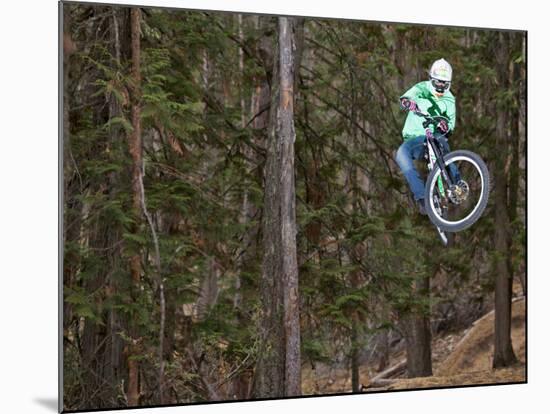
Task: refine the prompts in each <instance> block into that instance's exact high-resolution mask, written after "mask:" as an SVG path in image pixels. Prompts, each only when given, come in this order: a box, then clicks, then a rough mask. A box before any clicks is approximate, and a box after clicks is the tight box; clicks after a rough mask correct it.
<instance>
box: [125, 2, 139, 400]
mask: <svg viewBox="0 0 550 414" xmlns="http://www.w3.org/2000/svg"><path fill="white" fill-rule="evenodd" d="M130 13H131V14H130V25H131V45H132V87H131V89H130V96H131V102H132V108H131V116H132V132H131V133H130V135H129V136H128V147H129V150H130V154H131V156H132V211H133V214H134V217H135V218H136V223H139V222H140V221H141V220H139V219H138V218H140V217H141V185H140V183H141V164H142V141H141V66H140V60H141V41H140V23H141V11H140V9H139V8H137V7H134V8H132V10H131V12H130ZM134 232H135V233H138V232H139V225H138V224H136V226H135V228H134ZM130 272H131V277H132V285H133V287H134V291H135V292H138V287H139V283H140V278H141V272H142V267H141V254H140V253H139V251H137V252H134V254H133V255H132V256H131V257H130ZM130 338H131V341H132V343H131V344H130V346H129V348H128V354H127V359H128V390H127V399H128V405H129V406H136V405H138V404H139V381H138V380H139V363H138V360H137V359H136V357H137V356H138V347H137V345H136V342H137V341H138V332H137V327H136V326H135V325H132V326H131V329H130Z"/></svg>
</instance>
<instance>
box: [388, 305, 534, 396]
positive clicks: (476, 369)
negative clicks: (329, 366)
mask: <svg viewBox="0 0 550 414" xmlns="http://www.w3.org/2000/svg"><path fill="white" fill-rule="evenodd" d="M493 334H494V312H490V313H488V314H487V315H485V316H484V317H482V318H481V319H479V320H478V321H476V322H475V323H474V325H473V326H472V327H471V328H470V330H469V331H468V332H467V333H466V335H464V337H463V338H462V339H461V340H460V341H459V342H458V344H456V346H455V347H454V349H453V351H452V352H451V353H450V355H449V356H448V357H447V358H446V359H445V360H444V361H443V362H442V363H441V364H440V365H439V366H438V367H436V369H435V372H434V374H435V375H434V376H433V377H426V378H412V379H400V380H398V381H396V382H395V383H393V384H392V385H391V386H389V387H388V389H407V388H427V387H430V388H431V387H446V386H454V385H469V384H492V383H510V382H524V381H525V380H526V376H525V300H524V299H523V298H520V299H518V300H516V301H515V302H514V303H513V304H512V346H513V348H514V352H515V353H516V356H517V357H518V359H519V363H518V364H517V365H516V366H513V367H509V368H505V369H498V370H494V369H492V357H493Z"/></svg>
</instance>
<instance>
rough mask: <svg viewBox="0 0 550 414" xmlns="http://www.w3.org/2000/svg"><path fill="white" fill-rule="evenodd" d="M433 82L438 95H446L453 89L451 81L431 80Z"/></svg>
mask: <svg viewBox="0 0 550 414" xmlns="http://www.w3.org/2000/svg"><path fill="white" fill-rule="evenodd" d="M431 82H432V86H433V87H434V89H435V91H436V92H437V93H445V92H446V91H448V90H449V88H450V87H451V82H450V81H442V80H439V79H435V78H431Z"/></svg>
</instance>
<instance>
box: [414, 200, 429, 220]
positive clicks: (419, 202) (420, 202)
mask: <svg viewBox="0 0 550 414" xmlns="http://www.w3.org/2000/svg"><path fill="white" fill-rule="evenodd" d="M416 206H417V207H418V212H419V213H420V214H422V215H423V216H425V215H427V213H426V206H425V205H424V199H423V198H421V199H418V200H416Z"/></svg>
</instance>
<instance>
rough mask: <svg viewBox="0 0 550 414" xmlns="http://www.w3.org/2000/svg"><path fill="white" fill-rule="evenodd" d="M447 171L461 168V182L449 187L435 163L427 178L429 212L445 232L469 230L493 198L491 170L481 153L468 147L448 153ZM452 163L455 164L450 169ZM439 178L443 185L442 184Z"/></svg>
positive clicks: (432, 219)
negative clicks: (480, 155)
mask: <svg viewBox="0 0 550 414" xmlns="http://www.w3.org/2000/svg"><path fill="white" fill-rule="evenodd" d="M443 159H444V161H445V166H447V168H446V170H447V172H449V171H450V169H451V168H455V167H456V168H457V169H458V172H459V175H460V179H461V181H460V182H459V183H458V184H457V185H452V186H449V185H447V184H446V183H445V180H439V177H440V176H441V169H440V168H439V165H437V164H435V165H434V168H433V169H432V171H431V172H430V174H429V176H428V179H427V181H426V190H425V191H426V192H425V200H426V201H427V203H426V211H427V213H428V217H429V218H430V220H431V221H432V223H433V224H434V225H435V226H437V227H439V229H441V230H442V231H445V232H457V231H461V230H464V229H467V228H468V227H470V226H471V225H472V224H474V223H475V222H476V221H477V220H478V219H479V218H480V217H481V214H483V211H484V210H485V207H487V201H488V200H489V190H490V182H489V170H488V169H487V165H485V162H484V161H483V160H482V159H481V157H479V155H477V154H475V153H473V152H471V151H466V150H458V151H453V152H450V153H449V154H447V155H445V156H444V158H443ZM450 165H454V166H455V167H451V168H448V167H449V166H450ZM438 181H440V183H442V184H443V185H442V186H441V185H438Z"/></svg>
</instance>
